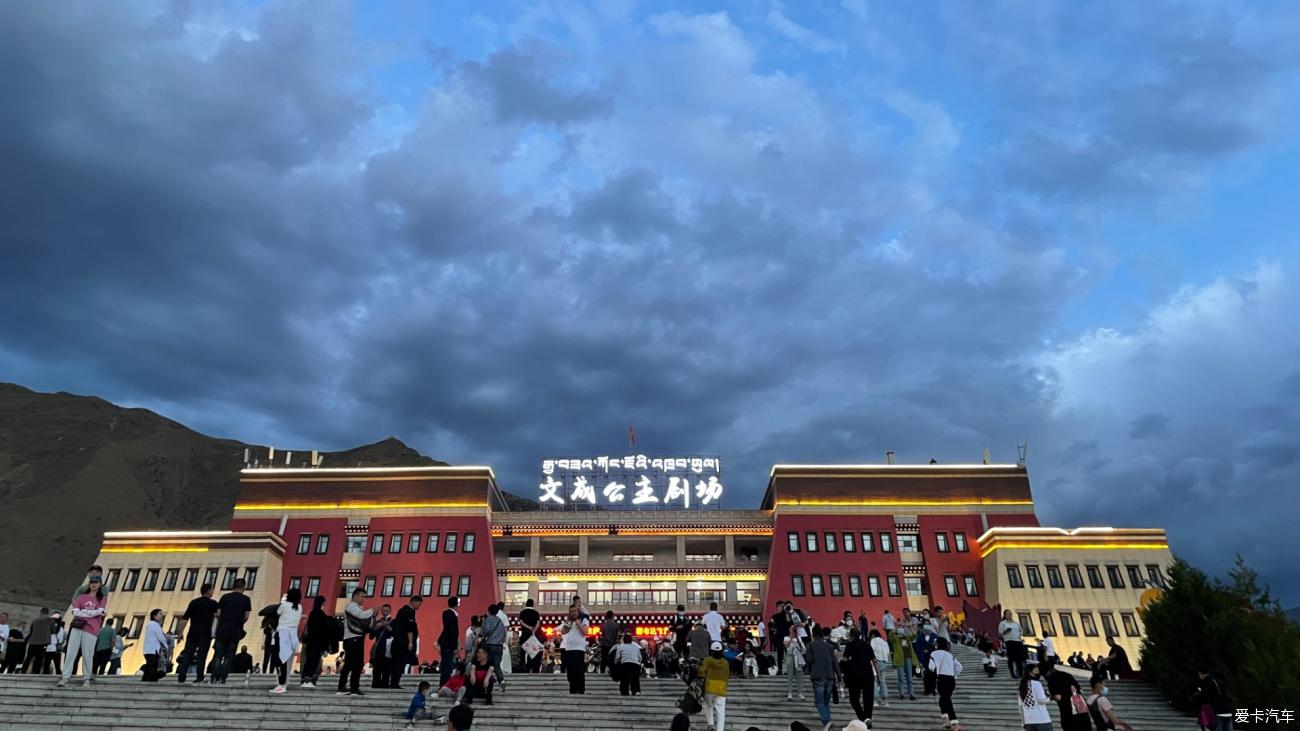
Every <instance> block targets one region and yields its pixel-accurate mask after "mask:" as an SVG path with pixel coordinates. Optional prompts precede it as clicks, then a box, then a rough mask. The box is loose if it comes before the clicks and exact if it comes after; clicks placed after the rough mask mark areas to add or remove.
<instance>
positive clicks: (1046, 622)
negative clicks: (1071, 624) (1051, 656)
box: [1038, 612, 1056, 637]
mask: <svg viewBox="0 0 1300 731" xmlns="http://www.w3.org/2000/svg"><path fill="white" fill-rule="evenodd" d="M1038 627H1039V629H1041V630H1042V631H1043V636H1044V637H1046V636H1047V635H1048V634H1053V635H1055V634H1056V620H1054V619H1052V613H1051V612H1039V613H1038Z"/></svg>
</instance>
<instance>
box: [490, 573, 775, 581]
mask: <svg viewBox="0 0 1300 731" xmlns="http://www.w3.org/2000/svg"><path fill="white" fill-rule="evenodd" d="M506 579H507V580H514V579H531V580H532V581H541V580H542V578H541V573H539V572H535V571H534V572H528V573H527V574H511V573H507V574H506ZM545 580H546V581H766V580H767V574H716V575H704V576H701V575H691V576H678V575H676V574H664V575H658V574H651V575H645V576H643V575H641V574H550V573H548V574H546V579H545Z"/></svg>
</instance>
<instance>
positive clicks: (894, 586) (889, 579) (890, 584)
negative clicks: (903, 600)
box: [885, 576, 903, 596]
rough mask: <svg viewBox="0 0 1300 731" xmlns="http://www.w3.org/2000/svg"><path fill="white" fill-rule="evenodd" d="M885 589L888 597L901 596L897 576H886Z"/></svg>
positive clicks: (901, 592)
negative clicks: (887, 590)
mask: <svg viewBox="0 0 1300 731" xmlns="http://www.w3.org/2000/svg"><path fill="white" fill-rule="evenodd" d="M885 587H886V588H888V589H889V595H890V596H902V595H903V591H902V589H900V588H899V584H898V577H897V576H886V577H885Z"/></svg>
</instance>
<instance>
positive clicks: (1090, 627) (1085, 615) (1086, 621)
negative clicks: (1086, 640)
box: [1079, 612, 1097, 637]
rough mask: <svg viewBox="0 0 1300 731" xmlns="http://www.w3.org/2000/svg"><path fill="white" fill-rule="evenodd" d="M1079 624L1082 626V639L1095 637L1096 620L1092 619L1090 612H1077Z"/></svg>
mask: <svg viewBox="0 0 1300 731" xmlns="http://www.w3.org/2000/svg"><path fill="white" fill-rule="evenodd" d="M1079 623H1080V624H1082V625H1083V636H1084V637H1096V636H1097V620H1095V619H1093V618H1092V612H1079Z"/></svg>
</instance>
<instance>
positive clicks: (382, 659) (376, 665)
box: [370, 604, 394, 688]
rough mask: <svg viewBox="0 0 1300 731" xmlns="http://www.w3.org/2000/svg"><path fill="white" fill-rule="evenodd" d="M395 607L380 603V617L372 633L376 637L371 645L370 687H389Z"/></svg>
mask: <svg viewBox="0 0 1300 731" xmlns="http://www.w3.org/2000/svg"><path fill="white" fill-rule="evenodd" d="M393 619H394V617H393V607H392V605H391V604H381V605H379V618H378V619H376V620H375V625H374V629H373V631H372V632H371V635H372V636H373V637H374V638H375V642H374V644H373V645H372V646H371V647H370V687H371V688H387V687H388V671H389V668H390V667H392V664H393V663H392V661H391V660H389V654H390V652H391V650H392V645H393Z"/></svg>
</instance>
